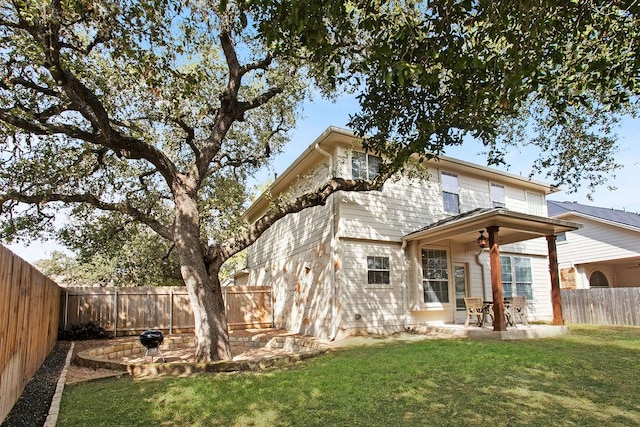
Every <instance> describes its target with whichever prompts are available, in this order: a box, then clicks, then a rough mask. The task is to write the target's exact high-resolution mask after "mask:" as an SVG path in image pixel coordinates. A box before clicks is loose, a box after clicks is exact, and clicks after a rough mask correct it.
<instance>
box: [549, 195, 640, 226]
mask: <svg viewBox="0 0 640 427" xmlns="http://www.w3.org/2000/svg"><path fill="white" fill-rule="evenodd" d="M547 210H548V212H549V216H550V217H562V216H567V215H570V214H573V215H576V216H581V217H584V218H590V219H593V220H595V221H599V222H605V223H608V224H611V225H617V226H621V227H625V228H633V229H637V230H640V215H639V214H637V213H633V212H626V211H620V210H617V209H610V208H600V207H597V206H588V205H582V204H580V203H575V202H557V201H554V200H547Z"/></svg>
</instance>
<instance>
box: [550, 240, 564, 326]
mask: <svg viewBox="0 0 640 427" xmlns="http://www.w3.org/2000/svg"><path fill="white" fill-rule="evenodd" d="M547 249H548V251H549V274H550V275H551V304H552V305H553V324H554V325H564V318H563V317H562V299H561V297H560V277H559V276H558V253H557V251H556V236H555V235H553V234H552V235H550V236H547Z"/></svg>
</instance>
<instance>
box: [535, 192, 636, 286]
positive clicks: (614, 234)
mask: <svg viewBox="0 0 640 427" xmlns="http://www.w3.org/2000/svg"><path fill="white" fill-rule="evenodd" d="M547 207H548V210H549V216H550V217H553V218H558V219H563V220H569V221H579V222H580V223H582V224H583V225H584V227H583V228H581V229H579V230H576V231H571V232H567V233H563V234H561V235H559V236H558V239H557V247H558V257H559V258H560V259H561V261H560V263H559V267H560V281H561V286H562V287H563V288H567V289H582V288H589V287H640V215H638V214H637V213H633V212H625V211H619V210H614V209H609V208H598V207H594V206H587V205H581V204H579V203H573V202H556V201H551V200H548V201H547Z"/></svg>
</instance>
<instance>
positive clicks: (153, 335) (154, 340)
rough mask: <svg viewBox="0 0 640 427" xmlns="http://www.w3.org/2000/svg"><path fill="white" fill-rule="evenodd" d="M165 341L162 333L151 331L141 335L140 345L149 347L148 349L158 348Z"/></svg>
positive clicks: (155, 330)
mask: <svg viewBox="0 0 640 427" xmlns="http://www.w3.org/2000/svg"><path fill="white" fill-rule="evenodd" d="M163 341H164V336H162V331H159V330H157V329H150V330H147V331H144V332H143V333H141V334H140V344H142V345H143V346H145V347H147V349H150V348H158V347H160V344H162V342H163Z"/></svg>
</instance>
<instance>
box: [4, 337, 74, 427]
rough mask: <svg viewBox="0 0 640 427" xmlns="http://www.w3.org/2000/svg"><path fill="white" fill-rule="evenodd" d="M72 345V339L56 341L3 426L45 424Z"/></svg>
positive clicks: (22, 426) (23, 426)
mask: <svg viewBox="0 0 640 427" xmlns="http://www.w3.org/2000/svg"><path fill="white" fill-rule="evenodd" d="M70 347H71V342H70V341H58V342H57V343H56V345H55V346H54V347H53V350H51V353H49V355H48V356H47V358H46V359H45V361H44V362H43V363H42V366H40V369H38V372H36V374H35V375H34V376H33V378H31V380H30V381H29V382H28V383H27V386H26V387H25V389H24V391H23V393H22V396H21V397H20V399H19V400H18V401H17V402H16V404H15V405H14V406H13V409H11V412H9V415H7V417H6V418H5V420H4V421H3V422H2V425H1V426H2V427H32V426H37V427H41V426H42V425H44V422H45V421H46V419H47V414H48V413H49V407H50V406H51V399H52V398H53V395H54V393H55V391H56V386H57V384H58V378H60V374H61V373H62V369H63V368H64V363H65V361H66V359H67V353H68V352H69V348H70Z"/></svg>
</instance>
